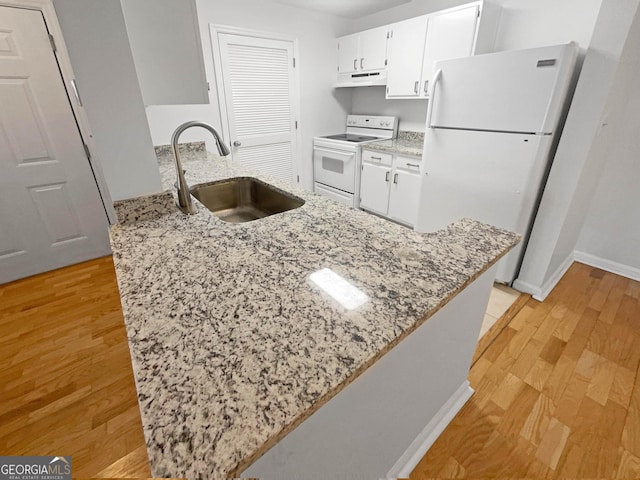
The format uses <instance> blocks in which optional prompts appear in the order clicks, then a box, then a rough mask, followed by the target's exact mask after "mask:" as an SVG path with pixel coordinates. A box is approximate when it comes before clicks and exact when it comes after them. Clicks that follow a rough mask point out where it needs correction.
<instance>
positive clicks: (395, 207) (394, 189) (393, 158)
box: [360, 149, 421, 227]
mask: <svg viewBox="0 0 640 480" xmlns="http://www.w3.org/2000/svg"><path fill="white" fill-rule="evenodd" d="M420 162H421V159H420V157H410V156H406V155H400V154H391V153H383V152H378V151H374V150H366V149H363V150H362V174H361V176H360V208H362V209H363V210H367V211H369V212H373V213H376V214H378V215H382V216H384V217H387V218H390V219H392V220H395V221H396V222H399V223H402V224H404V225H407V226H410V227H412V226H414V224H415V222H416V219H417V216H418V202H419V198H420Z"/></svg>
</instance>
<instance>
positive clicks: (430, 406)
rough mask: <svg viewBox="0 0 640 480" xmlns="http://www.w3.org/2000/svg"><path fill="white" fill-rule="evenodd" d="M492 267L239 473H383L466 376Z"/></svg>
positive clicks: (266, 478) (306, 478) (266, 479)
mask: <svg viewBox="0 0 640 480" xmlns="http://www.w3.org/2000/svg"><path fill="white" fill-rule="evenodd" d="M495 273H496V267H495V266H493V267H492V268H490V269H489V270H487V271H486V272H485V273H484V274H482V275H481V276H480V277H479V278H478V279H476V280H475V281H474V282H472V283H471V284H470V285H469V286H468V287H467V288H466V289H465V290H463V291H462V292H460V293H459V294H458V295H457V296H456V297H455V298H454V299H453V300H451V301H450V302H449V303H448V304H446V305H445V306H444V307H443V308H442V309H441V310H439V311H438V312H436V313H435V314H434V315H433V316H432V317H431V318H429V319H428V320H427V321H426V322H425V323H423V324H422V325H421V326H420V327H419V328H418V329H417V330H415V331H414V332H413V333H412V334H410V335H409V336H408V337H406V338H405V339H403V340H402V341H401V342H400V343H399V344H398V345H396V346H395V347H394V348H393V349H392V350H391V351H389V352H388V353H387V354H386V355H385V356H384V357H382V359H380V360H379V361H378V362H377V363H375V364H374V365H373V366H371V367H369V369H368V370H367V371H366V372H364V373H363V374H362V375H361V376H360V377H358V378H357V379H356V380H355V381H354V382H353V383H352V384H351V385H349V386H348V387H346V388H345V389H344V390H342V391H341V392H340V393H339V394H337V395H336V396H335V397H334V398H332V399H331V400H330V401H329V402H327V403H326V404H325V405H324V406H323V407H322V408H320V409H319V410H318V411H316V412H315V413H314V414H313V415H311V416H310V417H309V418H308V419H306V420H305V421H304V422H303V423H302V424H300V425H299V426H298V427H297V428H296V429H295V430H294V431H293V432H291V433H290V434H289V435H287V436H286V437H285V438H284V439H283V440H281V441H280V442H279V443H277V444H276V445H275V446H273V447H272V448H271V449H270V450H269V451H267V453H265V454H264V455H263V456H262V457H261V458H259V459H258V460H257V461H256V462H254V463H253V465H251V466H250V467H249V468H247V469H246V470H245V471H244V472H242V474H241V476H242V477H243V478H260V479H261V480H270V479H274V480H275V479H279V480H281V479H294V478H295V479H302V480H316V479H317V480H320V479H323V480H324V479H327V478H335V479H350V480H357V479H363V480H364V479H376V478H384V477H385V476H386V475H387V472H388V471H389V470H390V469H391V468H392V467H394V466H396V465H395V464H396V462H397V461H398V459H399V458H401V457H405V458H407V457H410V456H411V455H412V454H414V453H415V452H406V450H407V449H408V448H409V447H410V445H411V443H412V442H413V441H414V440H415V439H416V437H418V436H419V435H420V436H424V434H425V432H424V428H425V426H426V425H427V424H428V423H429V422H430V421H431V420H432V419H433V418H434V417H435V416H437V415H441V414H442V413H443V412H442V411H441V409H442V407H443V406H444V405H445V404H446V403H447V401H448V400H449V399H450V398H451V397H452V396H453V395H454V394H456V392H458V390H459V389H460V387H461V386H462V385H464V384H465V383H466V381H467V375H468V372H469V368H470V365H471V359H472V356H473V353H474V350H475V347H476V344H477V340H478V335H479V333H480V327H481V324H482V319H483V314H484V311H485V309H486V306H487V303H488V299H489V294H490V292H491V286H492V285H493V279H494V277H495ZM458 408H459V407H458ZM454 414H455V412H454ZM452 417H453V415H451V417H450V418H452Z"/></svg>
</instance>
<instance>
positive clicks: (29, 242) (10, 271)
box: [0, 2, 111, 283]
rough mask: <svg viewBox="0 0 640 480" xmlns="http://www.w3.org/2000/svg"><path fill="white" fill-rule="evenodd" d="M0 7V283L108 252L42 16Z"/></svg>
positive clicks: (104, 221)
mask: <svg viewBox="0 0 640 480" xmlns="http://www.w3.org/2000/svg"><path fill="white" fill-rule="evenodd" d="M2 3H4V5H0V283H6V282H9V281H12V280H16V279H18V278H23V277H27V276H30V275H34V274H36V273H40V272H44V271H47V270H53V269H56V268H60V267H62V266H66V265H71V264H74V263H79V262H82V261H85V260H89V259H92V258H97V257H100V256H104V255H108V254H110V253H111V248H110V244H109V235H108V228H109V220H108V217H107V211H106V209H105V205H104V204H103V200H102V198H101V194H100V191H99V190H98V184H97V182H96V178H95V176H94V171H93V169H92V166H91V164H90V162H89V155H88V152H89V148H88V147H87V145H86V144H85V142H84V141H83V138H82V136H81V134H80V131H79V126H78V122H77V118H76V116H75V115H74V111H73V108H72V106H71V103H70V95H68V92H67V90H66V88H65V83H64V81H63V77H62V73H61V66H60V64H59V63H58V57H57V54H56V47H55V39H53V40H52V38H53V37H52V36H51V35H50V33H49V28H48V27H49V25H48V24H47V23H46V22H45V15H44V13H43V11H42V10H38V9H33V8H20V6H19V5H12V6H8V5H6V2H2ZM32 3H33V2H32ZM41 3H42V5H43V6H44V5H45V2H41ZM47 5H49V6H50V4H47ZM60 39H61V37H60Z"/></svg>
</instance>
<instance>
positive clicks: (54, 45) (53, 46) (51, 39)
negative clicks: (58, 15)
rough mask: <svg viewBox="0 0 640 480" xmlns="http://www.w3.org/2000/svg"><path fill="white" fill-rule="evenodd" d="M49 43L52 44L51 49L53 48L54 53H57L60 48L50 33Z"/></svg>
mask: <svg viewBox="0 0 640 480" xmlns="http://www.w3.org/2000/svg"><path fill="white" fill-rule="evenodd" d="M49 43H50V44H51V49H52V50H53V53H56V52H57V51H58V48H57V47H56V41H55V40H54V39H53V35H51V34H49Z"/></svg>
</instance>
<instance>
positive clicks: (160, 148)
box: [153, 142, 206, 157]
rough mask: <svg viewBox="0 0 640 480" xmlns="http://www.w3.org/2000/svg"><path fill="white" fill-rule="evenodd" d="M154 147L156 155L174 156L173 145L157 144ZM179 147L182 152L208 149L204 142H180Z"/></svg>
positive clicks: (198, 151)
mask: <svg viewBox="0 0 640 480" xmlns="http://www.w3.org/2000/svg"><path fill="white" fill-rule="evenodd" d="M153 148H154V149H155V151H156V157H164V156H167V155H169V156H171V157H173V148H172V147H171V145H156V146H155V147H153ZM178 149H179V150H180V153H200V152H205V151H206V147H205V143H204V142H188V143H179V144H178Z"/></svg>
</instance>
